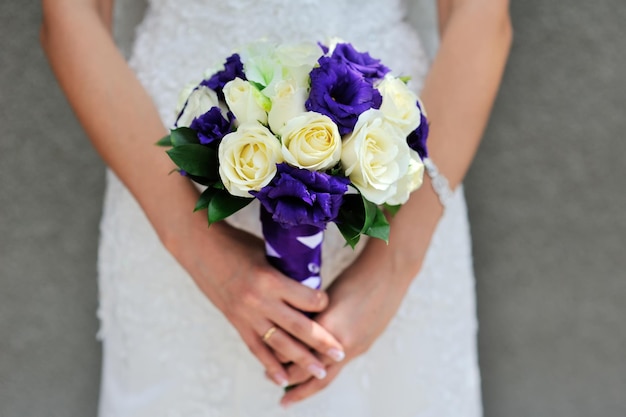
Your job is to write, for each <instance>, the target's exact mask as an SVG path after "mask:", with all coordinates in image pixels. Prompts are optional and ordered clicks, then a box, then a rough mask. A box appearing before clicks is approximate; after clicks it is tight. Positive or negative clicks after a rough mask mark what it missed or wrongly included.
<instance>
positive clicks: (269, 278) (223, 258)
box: [166, 220, 344, 387]
mask: <svg viewBox="0 0 626 417" xmlns="http://www.w3.org/2000/svg"><path fill="white" fill-rule="evenodd" d="M203 221H206V220H203ZM196 226H197V225H196ZM166 246H167V247H168V249H169V251H170V252H171V253H172V254H173V255H174V256H175V257H176V258H177V259H178V261H179V262H180V263H181V265H183V267H185V268H186V269H187V271H188V272H189V273H190V274H191V276H192V277H193V279H194V281H195V282H196V284H197V285H198V287H199V288H200V290H201V291H202V292H203V293H204V294H205V295H206V296H207V297H208V298H209V299H210V300H211V301H212V302H213V304H214V305H215V306H216V307H217V308H218V309H219V310H221V311H222V313H223V314H224V315H225V316H226V318H227V319H228V320H229V321H230V322H231V323H232V325H233V326H234V327H235V328H236V329H237V331H238V332H239V334H240V336H241V338H242V339H243V341H244V342H245V343H246V345H247V346H248V348H249V349H250V351H251V352H252V353H253V354H254V355H255V356H256V357H257V358H258V359H259V360H260V361H261V363H262V364H263V366H264V367H265V368H266V370H267V374H268V375H270V376H271V377H272V378H273V380H274V381H275V382H276V383H277V384H278V385H280V386H283V387H285V386H287V381H288V378H287V373H286V371H285V369H284V367H283V365H282V364H281V362H293V363H295V364H298V365H299V366H301V367H302V368H303V369H307V370H308V371H309V372H310V373H311V375H313V376H315V377H317V378H320V379H322V378H324V377H325V376H326V370H325V365H324V363H323V362H322V361H320V360H319V359H318V358H317V357H316V356H315V354H314V353H313V352H312V351H311V349H313V350H314V351H316V352H319V353H321V354H322V355H327V356H329V357H331V358H332V359H334V360H341V359H343V356H344V354H343V347H342V346H341V344H340V343H339V342H338V341H337V339H336V338H335V337H334V336H333V335H332V334H330V333H329V332H328V331H327V330H326V329H324V328H323V327H322V326H320V325H319V324H317V323H316V322H314V321H313V320H311V319H310V318H308V317H307V316H306V315H305V314H303V313H302V312H301V311H305V312H313V313H316V312H321V311H323V310H324V309H325V308H326V306H327V305H328V296H327V295H326V293H325V292H323V291H319V290H314V289H311V288H308V287H306V286H304V285H302V284H300V283H298V282H296V281H294V280H292V279H290V278H288V277H286V276H284V275H282V274H281V273H280V272H279V271H278V270H276V269H275V268H273V267H272V266H271V265H270V264H269V263H268V262H267V260H266V258H265V251H264V245H263V242H262V241H261V240H260V239H258V238H256V237H255V236H252V235H250V234H249V233H246V232H244V231H242V230H239V229H236V228H234V227H231V226H229V225H227V224H225V223H223V222H220V223H217V224H214V225H212V226H211V227H210V229H207V228H206V223H205V226H204V227H194V228H193V230H189V233H188V234H186V236H179V237H178V238H176V239H174V242H171V241H170V242H166ZM298 310H300V311H298ZM272 327H276V331H273V332H272V333H271V335H270V336H269V337H268V338H267V340H266V341H265V342H264V341H263V336H264V335H265V334H266V332H268V331H269V329H271V328H272ZM279 358H280V360H279Z"/></svg>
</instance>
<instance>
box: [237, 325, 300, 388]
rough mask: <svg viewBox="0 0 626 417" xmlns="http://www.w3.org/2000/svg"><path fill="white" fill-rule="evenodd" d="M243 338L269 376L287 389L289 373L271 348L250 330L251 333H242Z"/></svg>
mask: <svg viewBox="0 0 626 417" xmlns="http://www.w3.org/2000/svg"><path fill="white" fill-rule="evenodd" d="M241 338H242V339H243V341H244V342H245V343H246V345H247V346H248V349H250V352H252V354H253V355H254V356H256V358H257V359H258V360H259V361H260V362H261V364H263V367H264V368H265V372H266V373H267V375H268V376H269V377H270V378H271V379H272V381H274V382H275V383H276V385H278V386H280V387H283V388H285V387H287V385H289V380H288V378H287V372H286V371H285V369H284V368H283V366H282V364H281V363H280V362H279V361H278V358H277V357H276V356H275V355H274V354H273V353H272V351H271V350H270V348H269V347H268V346H267V345H266V344H265V343H263V341H262V340H261V338H259V337H258V336H257V334H256V333H255V332H254V331H252V330H250V332H246V333H245V334H244V333H241Z"/></svg>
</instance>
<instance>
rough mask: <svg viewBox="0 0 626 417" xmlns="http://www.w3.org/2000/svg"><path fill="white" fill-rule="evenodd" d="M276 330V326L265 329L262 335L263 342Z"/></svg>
mask: <svg viewBox="0 0 626 417" xmlns="http://www.w3.org/2000/svg"><path fill="white" fill-rule="evenodd" d="M276 330H277V329H276V326H272V327H270V329H269V330H268V331H266V332H265V334H264V335H263V337H262V339H263V342H267V341H268V340H269V339H270V337H272V335H273V334H274V332H275V331H276Z"/></svg>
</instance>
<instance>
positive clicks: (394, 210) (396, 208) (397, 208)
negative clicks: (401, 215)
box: [383, 203, 402, 217]
mask: <svg viewBox="0 0 626 417" xmlns="http://www.w3.org/2000/svg"><path fill="white" fill-rule="evenodd" d="M383 207H385V210H387V212H389V214H391V217H393V216H395V215H396V214H397V213H398V211H400V207H402V204H398V205H397V206H392V205H390V204H387V203H385V204H383Z"/></svg>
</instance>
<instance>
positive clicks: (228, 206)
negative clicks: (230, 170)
mask: <svg viewBox="0 0 626 417" xmlns="http://www.w3.org/2000/svg"><path fill="white" fill-rule="evenodd" d="M214 191H215V195H214V196H213V198H211V201H210V202H209V225H211V224H213V223H215V222H219V221H220V220H224V219H225V218H227V217H228V216H230V215H231V214H233V213H236V212H238V211H239V210H241V209H242V208H244V207H245V206H247V205H248V204H250V203H251V202H252V200H254V199H253V198H244V197H236V196H234V195H231V194H230V193H229V192H228V191H226V190H214Z"/></svg>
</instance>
